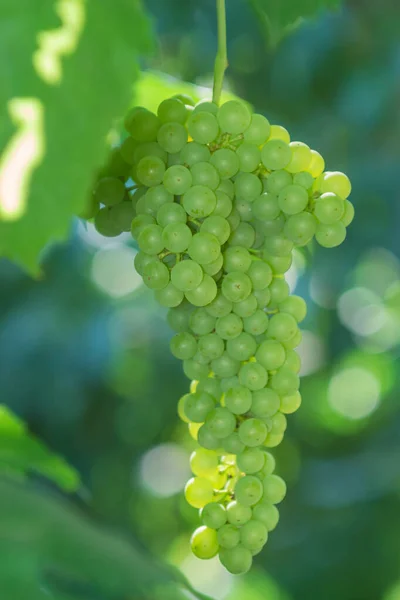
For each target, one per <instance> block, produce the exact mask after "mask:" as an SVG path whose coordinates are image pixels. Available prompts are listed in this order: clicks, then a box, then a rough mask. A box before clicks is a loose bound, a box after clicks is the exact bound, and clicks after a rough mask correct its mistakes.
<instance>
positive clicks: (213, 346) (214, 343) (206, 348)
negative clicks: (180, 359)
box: [188, 333, 225, 360]
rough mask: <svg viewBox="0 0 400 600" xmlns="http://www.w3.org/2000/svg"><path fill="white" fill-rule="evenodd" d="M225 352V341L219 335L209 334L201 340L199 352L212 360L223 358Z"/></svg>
mask: <svg viewBox="0 0 400 600" xmlns="http://www.w3.org/2000/svg"><path fill="white" fill-rule="evenodd" d="M224 350H225V344H224V341H223V340H222V339H221V338H220V337H219V335H218V334H217V333H207V334H206V335H203V336H201V337H200V338H199V351H200V352H201V354H203V356H207V357H208V358H210V360H212V359H214V358H218V357H219V356H221V354H222V353H223V351H224ZM188 358H189V357H188Z"/></svg>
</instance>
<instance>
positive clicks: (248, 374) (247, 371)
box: [239, 362, 268, 391]
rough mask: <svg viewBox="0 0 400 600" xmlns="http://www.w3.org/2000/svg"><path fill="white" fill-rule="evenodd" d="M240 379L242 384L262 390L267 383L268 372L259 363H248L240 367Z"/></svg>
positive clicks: (252, 388) (253, 389)
mask: <svg viewBox="0 0 400 600" xmlns="http://www.w3.org/2000/svg"><path fill="white" fill-rule="evenodd" d="M239 381H240V384H241V385H244V386H245V387H248V388H249V389H250V390H252V391H255V390H260V389H261V388H263V387H265V386H266V384H267V381H268V373H267V371H266V370H265V369H264V367H262V366H261V365H260V364H258V363H254V362H251V363H247V364H245V365H243V366H242V367H241V368H240V371H239Z"/></svg>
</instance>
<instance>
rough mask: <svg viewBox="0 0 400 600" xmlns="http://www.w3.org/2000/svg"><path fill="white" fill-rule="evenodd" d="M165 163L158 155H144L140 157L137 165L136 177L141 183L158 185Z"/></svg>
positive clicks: (150, 185)
mask: <svg viewBox="0 0 400 600" xmlns="http://www.w3.org/2000/svg"><path fill="white" fill-rule="evenodd" d="M164 173H165V164H164V163H163V161H162V160H161V158H158V156H145V157H144V158H141V159H140V161H139V163H138V165H137V167H136V174H137V178H138V180H139V181H140V183H142V184H143V185H147V186H148V187H152V186H153V185H159V184H160V183H161V182H162V180H163V177H164Z"/></svg>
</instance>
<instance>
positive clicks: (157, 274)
mask: <svg viewBox="0 0 400 600" xmlns="http://www.w3.org/2000/svg"><path fill="white" fill-rule="evenodd" d="M152 258H153V260H152V261H149V262H148V263H147V264H146V265H144V266H143V272H142V277H143V283H144V284H145V285H146V286H147V287H148V288H150V289H152V290H162V289H163V288H165V286H166V285H167V284H168V282H169V270H168V267H167V266H166V265H164V263H162V262H161V261H159V260H157V259H154V257H152Z"/></svg>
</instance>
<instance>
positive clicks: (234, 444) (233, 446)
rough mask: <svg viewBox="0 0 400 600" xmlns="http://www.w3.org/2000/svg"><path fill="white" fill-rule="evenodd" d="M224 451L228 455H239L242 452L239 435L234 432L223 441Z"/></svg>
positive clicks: (242, 446)
mask: <svg viewBox="0 0 400 600" xmlns="http://www.w3.org/2000/svg"><path fill="white" fill-rule="evenodd" d="M223 442H224V450H225V451H226V452H229V453H230V454H239V453H240V452H242V451H243V450H244V444H243V442H242V441H241V440H240V438H239V434H238V433H237V432H236V431H234V432H233V433H231V435H228V436H227V437H226V438H224V440H223Z"/></svg>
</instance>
